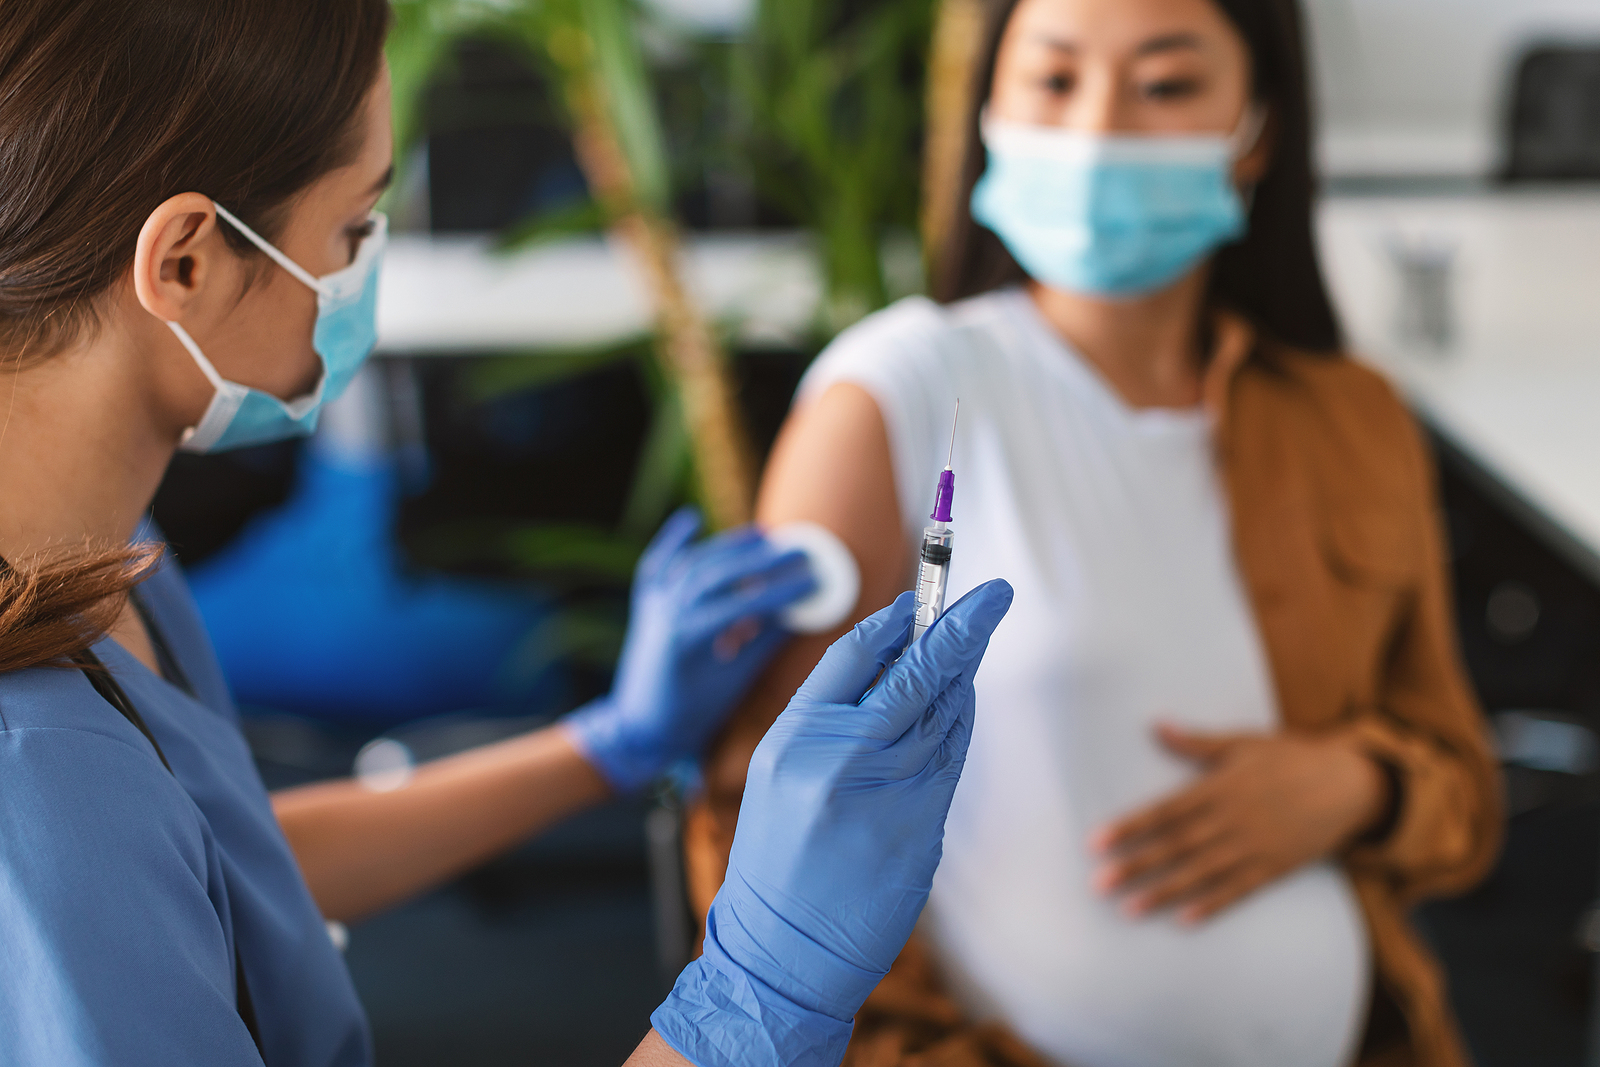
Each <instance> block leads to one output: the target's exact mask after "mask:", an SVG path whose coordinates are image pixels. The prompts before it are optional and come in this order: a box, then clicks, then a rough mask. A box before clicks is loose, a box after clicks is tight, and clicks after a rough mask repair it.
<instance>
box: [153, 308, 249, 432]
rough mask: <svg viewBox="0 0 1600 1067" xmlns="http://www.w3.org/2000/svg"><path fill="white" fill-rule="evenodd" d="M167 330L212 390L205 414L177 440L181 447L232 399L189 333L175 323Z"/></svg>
mask: <svg viewBox="0 0 1600 1067" xmlns="http://www.w3.org/2000/svg"><path fill="white" fill-rule="evenodd" d="M167 329H169V330H171V331H172V332H173V334H174V335H175V336H176V337H177V338H178V341H179V342H180V343H181V344H182V345H183V347H184V348H185V349H186V350H187V351H188V353H189V355H190V356H192V357H193V358H194V361H195V363H196V365H198V366H199V368H200V373H202V374H204V375H205V376H206V380H207V381H209V382H210V383H211V389H212V393H211V403H209V404H207V405H206V410H205V414H203V415H201V416H200V421H199V422H197V423H195V424H194V425H193V426H190V427H188V428H186V429H185V430H184V431H183V436H182V437H181V438H179V440H178V444H179V445H180V446H183V445H187V444H189V443H190V442H191V441H193V440H194V435H195V434H196V433H197V432H198V431H199V429H200V427H202V426H204V425H206V423H207V422H208V421H209V420H210V419H211V413H212V411H213V410H214V409H216V408H217V406H218V405H221V404H226V403H228V402H229V401H230V400H231V399H232V398H231V397H229V396H228V389H227V384H228V383H227V382H226V381H224V380H223V377H222V375H221V374H218V373H217V368H216V367H213V366H212V365H211V361H210V360H209V359H207V358H206V354H205V353H204V352H202V351H200V346H199V344H197V343H196V342H195V339H194V338H193V337H190V336H189V331H188V330H185V329H184V328H183V327H182V326H180V325H179V324H178V323H176V322H169V323H167ZM234 406H235V407H237V406H238V403H237V402H236V401H235V402H234Z"/></svg>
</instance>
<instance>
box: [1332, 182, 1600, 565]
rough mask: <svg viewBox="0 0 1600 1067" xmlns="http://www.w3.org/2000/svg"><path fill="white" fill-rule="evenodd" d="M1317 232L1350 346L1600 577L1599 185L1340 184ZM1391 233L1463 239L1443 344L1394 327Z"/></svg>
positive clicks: (1397, 288) (1535, 523)
mask: <svg viewBox="0 0 1600 1067" xmlns="http://www.w3.org/2000/svg"><path fill="white" fill-rule="evenodd" d="M1320 236H1321V242H1322V248H1323V259H1324V263H1325V265H1326V267H1327V270H1328V275H1329V283H1330V285H1331V286H1332V287H1333V289H1334V294H1335V300H1336V302H1337V303H1338V305H1339V309H1340V312H1341V313H1342V315H1343V316H1344V321H1345V325H1346V328H1347V330H1348V331H1349V335H1350V342H1351V344H1352V345H1353V346H1354V347H1355V349H1356V350H1357V351H1358V352H1360V353H1361V354H1362V355H1363V356H1364V357H1365V358H1367V359H1369V360H1371V361H1372V362H1373V363H1374V364H1375V365H1377V366H1378V367H1380V368H1381V369H1383V370H1384V371H1385V372H1387V373H1388V374H1389V375H1390V376H1391V377H1392V378H1393V379H1394V380H1395V381H1396V382H1397V383H1398V385H1399V386H1400V388H1401V389H1402V390H1403V391H1404V392H1405V393H1406V395H1407V397H1408V398H1409V400H1410V401H1411V403H1412V404H1413V405H1414V407H1415V408H1416V409H1417V410H1418V412H1419V413H1420V414H1421V416H1422V417H1423V418H1424V419H1426V420H1427V421H1428V422H1429V423H1430V424H1431V425H1432V426H1433V428H1434V429H1435V430H1436V431H1437V432H1438V433H1439V434H1440V435H1441V436H1442V437H1443V438H1444V439H1445V440H1446V442H1447V443H1448V444H1449V445H1451V446H1453V447H1454V448H1456V449H1457V450H1459V451H1460V452H1461V453H1462V455H1463V456H1464V457H1465V458H1466V459H1467V460H1469V461H1470V462H1471V463H1472V464H1473V465H1475V466H1476V467H1477V468H1478V469H1479V470H1480V471H1481V472H1482V473H1483V474H1484V475H1485V476H1486V480H1487V481H1492V483H1494V484H1493V486H1490V487H1489V488H1491V489H1494V490H1497V491H1498V492H1499V494H1500V495H1501V496H1502V498H1503V500H1504V502H1505V503H1506V504H1507V505H1508V506H1511V507H1512V508H1513V509H1515V510H1516V511H1518V512H1519V513H1520V514H1521V517H1522V518H1524V519H1525V520H1526V521H1527V522H1528V523H1529V524H1530V525H1531V526H1532V527H1533V528H1534V530H1535V532H1536V533H1538V534H1540V535H1541V536H1542V537H1543V538H1544V539H1545V540H1547V541H1548V542H1549V543H1550V544H1551V547H1553V548H1555V549H1556V550H1557V551H1559V552H1560V553H1561V554H1562V555H1564V556H1566V557H1567V559H1568V561H1569V562H1571V563H1572V564H1573V565H1575V566H1576V567H1578V568H1579V569H1580V570H1582V571H1583V572H1584V573H1585V574H1587V575H1588V576H1589V577H1590V578H1591V579H1592V580H1594V581H1596V582H1600V191H1596V190H1593V189H1590V190H1585V191H1560V190H1556V191H1552V190H1548V189H1546V190H1541V191H1538V192H1522V191H1518V192H1498V191H1496V192H1485V193H1482V194H1479V195H1465V196H1447V197H1342V198H1333V199H1330V200H1328V201H1327V202H1326V203H1325V204H1324V206H1323V208H1322V212H1321V218H1320ZM1396 239H1400V240H1409V241H1412V242H1417V241H1422V240H1426V241H1430V242H1437V243H1444V244H1448V245H1450V246H1453V247H1454V248H1455V249H1456V256H1455V266H1454V271H1453V274H1454V278H1453V290H1452V297H1453V301H1454V307H1455V324H1456V332H1457V339H1456V341H1455V343H1454V344H1453V345H1452V346H1451V347H1450V348H1449V349H1448V350H1446V351H1430V350H1427V349H1426V348H1423V347H1420V346H1418V345H1415V344H1410V343H1406V342H1403V341H1401V340H1399V339H1398V337H1399V330H1398V329H1397V323H1398V319H1399V309H1398V303H1399V300H1400V295H1399V294H1400V292H1401V289H1402V286H1401V282H1400V272H1399V270H1398V268H1397V267H1396V265H1395V263H1394V262H1393V258H1392V256H1391V252H1390V245H1391V243H1392V242H1393V241H1394V240H1396Z"/></svg>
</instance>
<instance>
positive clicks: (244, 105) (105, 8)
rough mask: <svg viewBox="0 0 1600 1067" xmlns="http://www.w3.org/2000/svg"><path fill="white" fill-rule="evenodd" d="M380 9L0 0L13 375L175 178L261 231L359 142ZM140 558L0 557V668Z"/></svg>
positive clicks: (7, 321)
mask: <svg viewBox="0 0 1600 1067" xmlns="http://www.w3.org/2000/svg"><path fill="white" fill-rule="evenodd" d="M388 20H389V8H388V4H387V0H4V2H3V3H0V359H3V360H4V362H5V363H8V364H10V367H9V369H10V370H11V371H12V372H13V373H15V371H16V370H17V369H18V368H20V367H21V366H22V364H23V362H24V360H37V359H42V358H46V357H48V356H50V355H52V354H53V353H55V352H57V351H60V350H61V349H62V348H64V347H66V346H67V345H70V344H73V343H74V342H76V341H79V340H81V339H82V338H83V337H84V336H85V335H86V334H88V333H90V332H91V331H93V330H94V329H96V328H97V325H98V324H97V322H96V318H95V313H96V304H97V301H98V299H99V298H100V297H102V296H103V295H104V294H105V293H106V292H107V291H108V290H110V289H111V288H112V286H113V285H115V284H116V283H117V282H118V281H119V280H120V279H122V278H123V277H125V276H126V274H127V271H128V268H129V266H130V265H131V264H132V262H133V254H134V246H135V243H136V242H137V240H138V236H139V230H140V228H141V227H142V226H143V225H144V221H145V219H146V218H148V217H149V215H150V213H151V212H152V211H154V210H155V209H156V207H158V206H159V205H160V204H161V203H163V202H164V201H166V200H167V199H169V198H171V197H173V196H175V195H177V194H178V193H183V192H199V193H203V194H205V195H206V196H209V197H212V198H213V199H215V200H216V201H217V202H218V203H221V204H224V205H226V206H227V207H228V208H229V209H230V210H231V211H233V212H234V213H235V214H236V215H238V216H239V217H240V218H241V219H243V220H244V221H245V222H246V223H247V224H248V225H250V226H251V227H252V228H254V229H255V230H256V231H257V232H259V233H262V234H264V235H266V236H267V237H268V239H269V240H270V239H271V238H272V236H273V235H275V234H276V233H277V231H278V229H279V228H280V227H281V225H282V224H283V221H284V217H285V216H286V214H287V210H286V209H287V207H288V205H289V204H290V202H291V201H292V200H293V198H294V197H295V195H296V194H298V193H300V192H301V191H303V190H304V189H306V188H307V187H308V186H310V185H311V184H312V183H313V182H315V181H316V180H317V179H318V178H321V177H322V176H323V175H325V174H327V173H329V172H330V171H332V170H335V169H337V168H339V167H340V166H343V165H345V164H346V163H348V162H349V161H350V160H351V159H352V158H353V157H354V154H355V152H356V151H358V150H359V147H360V143H359V139H358V130H359V127H358V125H357V120H358V118H359V116H360V113H361V108H362V105H363V103H364V102H365V100H366V98H367V95H368V92H369V91H370V90H371V88H372V86H373V85H374V84H376V82H377V79H378V74H379V72H380V70H381V69H382V62H383V40H384V35H385V33H386V32H387V29H388ZM222 233H223V235H224V237H225V239H226V240H227V241H228V244H229V246H230V248H232V249H233V250H234V251H235V252H236V253H238V254H239V255H240V256H242V257H255V256H258V255H259V253H258V252H256V250H255V249H254V248H253V247H252V246H251V245H250V244H249V243H248V242H247V241H246V240H245V239H244V238H243V237H241V236H240V235H238V234H237V233H235V232H234V231H233V230H232V228H230V227H223V228H222ZM7 506H11V507H16V506H21V504H20V502H16V501H12V502H8V504H7ZM158 556H159V552H152V550H151V549H150V548H148V547H141V546H135V547H133V548H131V549H130V548H128V547H127V546H120V545H119V546H113V547H100V548H94V547H92V546H91V547H86V548H83V549H77V550H73V551H71V552H58V553H55V554H52V555H51V556H49V557H48V558H47V559H44V560H42V561H39V560H35V561H28V562H27V564H26V566H22V565H21V561H18V562H19V566H18V568H17V569H14V570H13V569H11V568H0V671H7V670H18V669H21V668H24V667H29V666H36V665H41V664H56V663H63V662H65V661H66V660H67V659H68V658H69V657H71V656H73V655H74V654H76V653H78V652H80V651H82V650H83V649H84V648H85V647H87V646H88V645H89V644H91V643H93V641H95V640H96V639H98V637H99V636H100V635H101V634H103V633H104V632H105V630H106V628H107V626H108V625H109V623H110V622H111V621H112V620H114V619H115V618H116V616H117V614H118V612H120V610H121V605H122V601H123V598H124V597H125V596H126V594H127V592H128V590H129V589H131V588H132V586H133V585H134V584H135V583H136V582H137V581H139V580H140V579H141V578H143V577H144V576H145V575H146V574H148V573H149V571H150V569H151V568H152V567H153V566H154V564H155V562H156V559H157V558H158Z"/></svg>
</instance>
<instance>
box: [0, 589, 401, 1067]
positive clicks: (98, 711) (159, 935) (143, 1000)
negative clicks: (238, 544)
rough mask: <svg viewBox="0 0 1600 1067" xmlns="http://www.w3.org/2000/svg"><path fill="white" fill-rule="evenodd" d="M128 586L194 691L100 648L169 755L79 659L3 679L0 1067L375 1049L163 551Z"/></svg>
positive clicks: (283, 1065)
mask: <svg viewBox="0 0 1600 1067" xmlns="http://www.w3.org/2000/svg"><path fill="white" fill-rule="evenodd" d="M139 595H140V599H141V601H142V603H143V604H144V606H145V608H146V609H147V610H148V611H149V613H150V614H151V615H152V616H153V618H154V621H155V624H156V626H157V627H158V628H159V629H160V630H161V632H162V634H163V635H164V637H165V639H166V641H167V644H168V645H169V646H170V648H171V651H172V654H173V657H174V658H175V659H176V660H177V663H178V666H179V668H180V669H181V671H182V673H183V674H184V676H185V677H186V679H187V681H188V683H189V684H190V686H191V687H192V688H193V689H194V692H195V696H194V697H191V696H189V695H188V694H187V693H186V692H184V691H183V690H182V689H180V688H178V687H177V686H175V685H173V684H171V683H170V682H168V681H166V680H164V679H163V678H161V677H159V676H158V675H156V674H153V673H151V672H150V671H149V670H148V669H147V668H146V667H145V666H144V665H143V664H142V663H140V662H139V661H138V660H136V659H135V658H134V657H133V656H131V655H130V654H129V653H127V652H126V651H124V650H123V648H122V646H120V645H118V644H117V643H116V642H114V641H111V640H109V639H107V640H104V641H101V642H100V643H99V644H97V645H96V646H95V647H94V651H95V654H96V655H98V656H99V657H100V659H101V661H102V662H104V663H105V665H106V666H107V667H108V668H109V669H110V670H111V673H112V674H113V675H114V676H115V677H116V679H117V681H118V682H119V683H121V685H122V687H123V689H124V690H126V692H127V695H128V697H129V699H130V701H131V702H132V704H133V705H134V707H135V708H137V709H138V711H139V713H140V715H141V716H142V717H143V718H144V720H145V723H146V725H147V726H148V727H149V728H150V731H151V733H152V734H154V735H155V738H156V740H157V741H159V742H160V744H161V748H162V751H163V752H164V753H165V754H166V757H167V760H168V761H169V762H170V763H171V764H172V773H168V771H167V769H166V768H165V767H163V766H162V765H161V761H160V759H159V758H158V757H157V756H156V752H155V749H154V748H152V747H151V745H150V742H149V741H148V740H146V738H145V737H144V736H143V735H142V734H140V733H139V731H138V730H137V729H135V728H134V727H133V725H132V724H130V723H129V722H128V720H127V719H125V718H123V717H122V715H121V714H119V713H118V712H117V711H116V709H114V708H113V707H112V706H111V705H110V704H108V703H107V702H106V701H105V700H104V699H102V698H101V696H100V695H99V694H98V693H96V692H95V690H94V688H93V687H92V686H91V685H90V684H89V682H88V680H87V679H86V678H85V677H84V675H83V674H82V672H80V671H76V670H47V669H38V670H28V671H17V672H13V673H10V674H3V675H0V1064H19V1065H21V1064H49V1065H51V1067H80V1065H89V1064H93V1065H96V1067H111V1065H115V1067H146V1065H148V1067H157V1065H160V1067H187V1065H190V1064H193V1065H201V1064H204V1065H206V1067H233V1065H235V1064H238V1065H244V1064H255V1065H259V1064H260V1063H261V1062H262V1059H263V1056H261V1055H259V1054H258V1053H257V1051H256V1047H255V1044H254V1042H253V1041H252V1040H251V1037H250V1034H249V1031H248V1030H247V1029H246V1028H245V1025H244V1023H243V1022H242V1021H241V1020H240V1018H239V1014H238V1008H237V1001H236V991H235V979H234V965H235V964H234V959H235V957H234V951H235V946H236V945H237V949H238V953H239V959H240V961H241V962H242V964H243V967H244V971H245V975H246V979H247V984H248V986H249V990H250V997H251V1000H252V1002H253V1005H254V1008H255V1015H256V1022H257V1029H258V1030H259V1032H260V1036H261V1043H262V1049H263V1052H264V1053H265V1055H264V1058H265V1060H266V1063H267V1065H268V1067H355V1065H365V1064H368V1063H370V1061H371V1058H372V1055H371V1039H370V1037H369V1036H368V1032H367V1025H366V1019H365V1016H364V1015H363V1014H362V1011H361V1005H360V1003H359V1002H358V1001H357V999H356V993H355V987H354V986H353V985H352V984H351V981H350V974H349V972H348V971H347V970H346V968H345V965H344V961H343V959H341V957H340V956H339V953H338V951H337V950H336V949H335V948H334V947H333V944H332V943H331V942H330V941H329V939H328V934H327V930H326V927H325V926H324V924H323V921H322V917H321V915H320V914H319V913H318V912H317V908H316V905H315V904H314V903H313V902H312V900H311V894H310V892H309V891H308V890H307V888H306V885H305V881H304V879H302V878H301V876H300V870H299V868H298V867H297V866H296V864H295V860H294V857H293V855H292V853H291V852H290V851H289V845H288V843H287V842H286V841H285V840H284V837H283V833H282V831H281V830H280V829H279V828H278V823H277V820H276V819H275V818H274V817H273V814H272V807H271V804H270V803H269V801H268V799H267V793H266V789H265V788H264V787H263V786H262V784H261V778H260V776H259V775H258V774H257V773H256V769H255V765H254V764H253V763H252V762H251V759H250V751H249V748H248V747H247V746H246V744H245V740H244V736H243V734H242V733H241V732H240V728H239V718H238V712H237V711H236V710H235V709H234V706H233V701H232V700H231V699H230V697H229V695H228V690H227V685H226V684H225V682H224V681H223V677H222V671H221V668H220V667H219V666H218V664H217V660H216V656H215V655H214V654H213V652H212V650H211V644H210V642H209V640H208V639H207V638H206V634H205V629H204V625H203V623H202V622H201V620H200V616H199V614H198V613H197V612H196V610H195V607H194V603H193V601H192V600H191V599H190V596H189V589H188V586H187V585H186V584H185V583H184V580H183V577H182V575H181V574H180V573H179V572H178V569H177V567H176V565H174V564H172V563H170V562H166V563H163V565H162V567H161V569H160V570H159V571H157V572H156V573H155V574H154V575H153V576H152V577H151V578H150V579H148V580H147V581H146V582H145V583H144V585H142V586H141V587H140V590H139Z"/></svg>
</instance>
